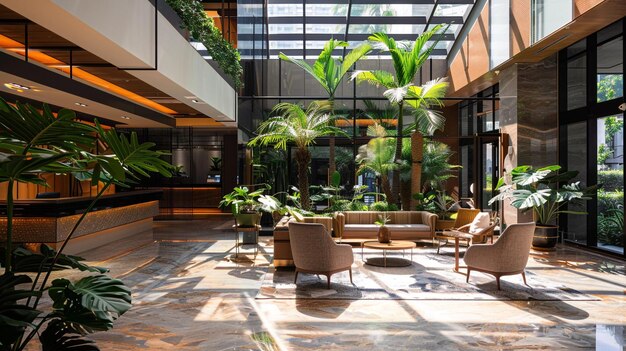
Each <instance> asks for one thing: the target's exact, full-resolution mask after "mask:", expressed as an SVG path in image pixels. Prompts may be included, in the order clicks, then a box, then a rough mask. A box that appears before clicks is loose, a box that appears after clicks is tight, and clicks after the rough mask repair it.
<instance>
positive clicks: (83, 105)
mask: <svg viewBox="0 0 626 351" xmlns="http://www.w3.org/2000/svg"><path fill="white" fill-rule="evenodd" d="M74 105H76V106H80V107H87V104H83V103H82V102H75V103H74Z"/></svg>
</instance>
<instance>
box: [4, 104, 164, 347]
mask: <svg viewBox="0 0 626 351" xmlns="http://www.w3.org/2000/svg"><path fill="white" fill-rule="evenodd" d="M96 141H98V142H96ZM153 147H154V144H153V143H139V141H138V139H137V135H136V134H134V133H133V134H131V135H130V138H127V137H126V136H124V135H121V134H118V133H117V132H116V131H115V130H114V129H112V128H111V129H106V128H104V127H102V126H101V125H100V124H99V123H98V121H97V120H96V121H95V125H94V126H92V125H88V124H85V123H81V122H79V121H77V120H76V115H75V113H74V112H73V111H70V110H60V111H58V113H57V114H56V115H55V114H53V113H52V111H51V110H50V108H49V107H48V106H46V105H44V106H43V108H42V109H41V110H38V109H36V108H35V107H33V106H30V105H24V104H20V103H16V104H15V105H11V104H8V103H7V102H6V101H5V100H3V99H1V98H0V183H3V184H7V195H6V199H5V200H6V206H5V208H4V209H5V213H6V230H5V232H6V241H5V243H4V247H3V248H2V256H3V258H4V259H3V264H2V265H3V267H4V274H2V275H1V276H0V350H23V349H25V348H26V347H27V346H28V344H29V343H30V342H31V341H32V340H33V338H35V337H36V336H37V337H38V339H39V341H40V343H41V344H42V348H43V350H98V347H97V346H96V345H95V343H94V342H93V341H91V340H89V339H86V338H85V335H87V334H89V333H93V332H96V331H105V330H109V329H111V328H112V327H113V322H114V321H115V320H116V319H117V318H118V317H119V316H121V315H122V314H124V313H125V312H126V311H128V310H129V309H130V307H131V292H130V289H129V288H128V287H126V286H125V285H124V283H123V282H122V281H120V280H118V279H114V278H111V277H110V276H108V275H106V274H105V273H106V272H107V269H105V268H101V267H92V266H89V265H87V264H85V263H83V262H81V261H82V258H80V257H77V256H71V255H65V254H63V249H64V248H65V246H66V245H67V243H68V242H69V240H70V239H71V238H72V236H73V234H74V233H75V232H76V230H77V229H78V228H79V227H80V225H81V223H82V222H83V220H84V219H85V217H86V216H87V214H88V213H89V212H90V211H91V210H92V208H93V207H94V206H95V205H96V204H97V202H98V199H99V198H100V197H101V196H102V195H103V194H104V193H105V192H106V190H107V189H108V188H109V187H110V186H111V185H113V184H116V185H118V186H128V185H129V184H131V183H133V182H135V181H137V180H139V179H140V177H142V176H143V177H147V176H149V174H150V173H153V172H158V173H160V174H161V175H163V176H166V177H169V176H171V172H172V171H173V167H172V166H171V165H170V164H168V163H167V162H165V161H164V160H162V159H161V156H162V155H163V153H161V152H158V151H154V150H152V148H153ZM96 151H97V152H96ZM44 173H56V174H69V175H72V176H75V177H76V178H77V179H79V180H88V179H91V182H92V185H99V191H98V193H97V195H96V196H95V197H93V198H92V201H91V203H90V204H89V206H88V207H87V209H86V211H85V212H84V213H83V214H82V215H81V217H80V218H79V219H78V221H77V222H76V223H75V225H74V226H73V228H72V229H71V231H70V233H69V235H68V236H67V238H66V239H65V241H64V242H63V243H62V244H61V246H60V248H59V250H58V251H55V250H53V249H52V248H50V247H48V246H46V245H41V247H40V248H39V249H38V250H36V251H31V250H29V249H27V248H25V247H21V246H17V247H16V245H14V243H13V221H14V218H13V210H14V198H13V189H14V187H15V186H16V184H17V183H29V184H36V185H40V186H48V184H47V183H46V181H45V180H44V178H43V177H42V174H44ZM66 269H78V270H81V271H84V272H87V273H88V275H87V276H84V277H83V278H81V279H78V280H76V281H71V280H69V279H65V278H63V276H62V273H60V275H61V277H59V278H56V279H53V280H52V281H51V282H49V280H50V275H51V272H52V271H59V270H66ZM25 272H32V273H31V274H24V273H25ZM57 274H59V273H57ZM45 295H48V297H49V298H50V299H51V300H52V306H51V307H50V309H48V310H45V311H44V310H42V309H41V307H40V302H41V300H42V298H43V297H44V296H45Z"/></svg>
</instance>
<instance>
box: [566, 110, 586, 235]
mask: <svg viewBox="0 0 626 351" xmlns="http://www.w3.org/2000/svg"><path fill="white" fill-rule="evenodd" d="M567 169H568V170H569V171H578V172H579V173H578V177H577V178H576V179H574V180H575V181H580V182H581V184H582V185H585V184H587V122H578V123H572V124H569V125H568V126H567ZM581 206H582V207H581ZM569 210H572V211H586V210H587V205H586V204H583V205H580V206H574V205H569ZM565 238H566V239H567V240H571V241H575V242H577V243H580V244H584V245H586V244H587V217H586V216H580V215H571V214H568V215H567V229H566V230H565Z"/></svg>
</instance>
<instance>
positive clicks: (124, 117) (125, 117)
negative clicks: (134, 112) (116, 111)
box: [121, 116, 130, 119]
mask: <svg viewBox="0 0 626 351" xmlns="http://www.w3.org/2000/svg"><path fill="white" fill-rule="evenodd" d="M121 117H122V118H123V119H130V117H128V116H121Z"/></svg>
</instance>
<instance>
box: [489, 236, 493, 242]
mask: <svg viewBox="0 0 626 351" xmlns="http://www.w3.org/2000/svg"><path fill="white" fill-rule="evenodd" d="M489 239H491V243H492V244H493V234H491V235H490V236H489Z"/></svg>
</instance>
